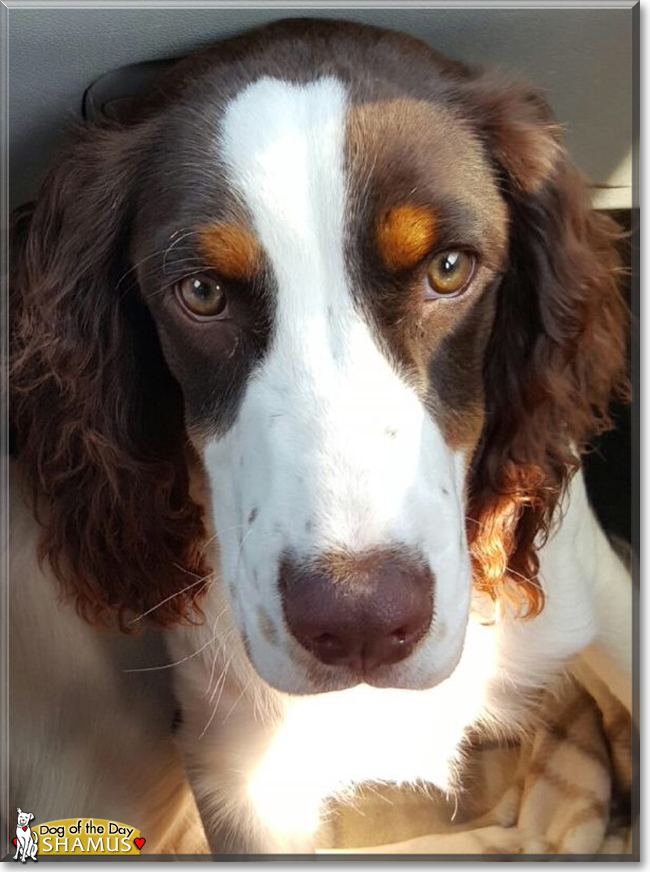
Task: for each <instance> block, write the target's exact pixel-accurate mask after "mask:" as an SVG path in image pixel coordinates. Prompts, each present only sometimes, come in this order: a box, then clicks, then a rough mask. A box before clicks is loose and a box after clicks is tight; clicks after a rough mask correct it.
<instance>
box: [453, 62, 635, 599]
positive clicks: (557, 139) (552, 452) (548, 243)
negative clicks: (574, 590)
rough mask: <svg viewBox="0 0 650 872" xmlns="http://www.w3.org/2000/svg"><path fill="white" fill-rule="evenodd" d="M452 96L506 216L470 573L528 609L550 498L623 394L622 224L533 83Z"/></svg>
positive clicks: (480, 81) (481, 87)
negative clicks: (481, 151)
mask: <svg viewBox="0 0 650 872" xmlns="http://www.w3.org/2000/svg"><path fill="white" fill-rule="evenodd" d="M463 101H464V103H465V107H466V109H467V110H468V117H470V118H471V119H472V122H473V123H474V124H475V126H476V132H477V134H478V136H479V137H480V138H481V139H482V141H483V143H484V145H485V149H486V152H487V154H488V156H489V158H490V160H491V162H492V164H493V166H494V168H495V171H496V173H497V174H498V177H499V183H500V188H501V190H502V191H503V192H504V196H505V198H506V199H507V202H508V207H509V219H510V254H509V264H508V267H507V270H506V274H505V275H504V278H503V280H502V282H501V286H500V288H499V291H498V302H497V310H496V316H495V324H494V329H493V331H492V335H491V339H490V343H489V346H488V349H487V359H486V366H485V393H486V404H487V419H486V427H485V430H484V436H483V440H482V444H481V446H480V447H479V450H478V452H477V454H476V456H475V458H474V462H473V470H472V477H471V492H470V499H471V505H470V510H469V512H468V514H469V515H470V516H471V517H473V518H475V519H476V520H478V521H479V524H478V525H477V526H476V527H473V528H472V529H470V531H469V533H470V537H471V539H472V540H473V544H472V551H473V555H474V561H475V567H476V576H477V580H478V583H479V585H480V586H482V587H483V588H484V589H487V590H489V591H490V592H492V593H494V592H495V591H496V589H497V585H498V584H499V583H500V582H502V581H503V580H504V579H505V578H507V577H509V578H510V579H512V580H514V581H516V582H517V585H516V586H515V589H516V590H517V591H518V592H519V593H523V594H524V599H525V601H526V605H527V609H528V612H529V613H531V614H535V613H536V612H538V611H539V610H540V609H541V607H542V606H543V598H542V595H541V593H540V588H539V585H538V584H537V581H536V576H537V571H538V559H537V554H536V551H537V548H539V546H540V545H541V544H542V543H543V541H544V539H545V537H546V536H547V535H548V532H549V530H550V526H551V522H552V516H553V510H554V508H555V506H556V504H557V501H558V499H559V497H560V495H561V494H562V491H563V489H564V488H565V486H566V484H567V483H568V481H569V478H570V476H571V475H572V474H573V472H574V471H575V470H576V469H577V468H578V466H579V457H580V454H581V453H582V452H583V451H584V450H585V449H586V447H587V446H588V443H589V440H590V439H591V438H592V437H593V436H595V435H596V434H598V433H600V432H602V431H603V430H605V429H607V428H608V427H610V426H611V421H610V417H609V414H608V408H609V403H610V399H611V398H612V397H613V396H618V397H619V398H626V397H627V376H626V338H627V337H626V334H627V323H628V313H627V307H626V305H625V303H624V300H623V298H622V295H621V292H620V289H619V287H618V273H619V272H620V268H619V267H620V264H619V256H618V253H617V243H618V242H619V240H620V238H621V236H622V234H621V232H620V230H619V228H618V226H617V225H616V224H615V223H614V222H613V221H612V220H611V219H610V218H609V217H608V216H607V215H605V214H602V213H599V212H597V211H594V210H593V209H592V208H591V203H590V197H589V190H588V187H587V185H586V184H585V181H584V179H583V178H582V176H581V175H580V173H579V172H578V171H577V170H576V169H575V167H574V166H573V165H572V163H571V161H570V159H569V157H568V155H567V152H566V150H565V148H564V146H563V143H562V140H561V136H560V130H559V127H558V125H557V124H555V122H554V121H553V118H552V115H551V112H550V109H549V107H548V106H547V104H546V102H545V100H544V99H543V97H542V96H541V95H540V94H539V93H538V92H536V91H535V90H533V89H531V88H527V87H521V86H516V87H510V86H503V85H499V84H498V83H496V82H495V79H494V77H493V76H488V75H485V76H479V77H477V78H470V79H469V80H468V81H467V86H466V90H465V92H464V96H463ZM501 589H502V590H504V589H512V586H511V585H507V586H506V587H505V588H504V587H503V586H502V587H501Z"/></svg>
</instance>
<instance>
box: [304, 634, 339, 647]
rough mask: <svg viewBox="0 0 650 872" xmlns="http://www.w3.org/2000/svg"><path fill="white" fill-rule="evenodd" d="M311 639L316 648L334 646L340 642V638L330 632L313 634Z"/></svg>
mask: <svg viewBox="0 0 650 872" xmlns="http://www.w3.org/2000/svg"><path fill="white" fill-rule="evenodd" d="M311 641H312V643H313V644H314V645H316V646H317V647H318V648H335V647H337V646H339V645H340V644H341V640H340V639H337V638H336V636H334V635H333V634H332V633H321V634H320V635H319V636H314V637H313V639H312V640H311Z"/></svg>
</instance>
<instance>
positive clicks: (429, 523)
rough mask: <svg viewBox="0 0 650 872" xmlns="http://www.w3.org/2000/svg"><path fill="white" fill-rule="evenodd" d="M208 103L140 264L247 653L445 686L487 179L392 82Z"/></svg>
mask: <svg viewBox="0 0 650 872" xmlns="http://www.w3.org/2000/svg"><path fill="white" fill-rule="evenodd" d="M211 84H213V85H214V87H215V89H216V90H217V92H219V93H220V87H219V86H220V83H219V76H218V74H217V75H215V77H214V80H213V83H212V82H211ZM200 113H201V116H202V117H203V123H202V126H201V130H200V131H199V132H198V133H197V132H195V131H188V130H187V128H188V126H190V125H191V124H192V121H191V118H193V117H197V115H198V112H197V113H194V114H192V115H190V114H189V113H187V111H186V107H185V106H181V107H180V108H179V110H178V113H177V115H176V116H175V117H174V118H173V119H172V120H171V121H170V124H171V128H170V131H169V132H168V133H167V134H166V136H165V143H166V145H167V144H168V145H171V148H172V150H173V157H172V158H171V159H169V158H168V159H165V158H164V157H163V158H162V160H161V167H160V170H159V173H158V174H157V175H156V176H155V177H154V179H153V181H152V190H157V189H161V190H162V189H163V188H164V185H165V179H169V178H171V177H172V176H173V173H174V171H175V170H174V167H175V166H176V165H179V166H185V165H187V166H191V167H192V171H191V172H190V171H186V177H185V179H184V183H183V188H182V190H180V191H178V192H177V193H176V198H174V199H172V200H171V203H170V205H169V206H168V207H167V208H165V210H164V213H165V220H164V221H160V218H159V214H158V208H159V207H158V206H157V207H156V215H151V216H148V215H147V216H145V217H144V218H143V220H142V222H141V224H140V233H139V238H138V243H137V247H136V250H135V260H136V262H138V263H141V264H142V267H141V272H140V278H141V286H142V288H143V291H144V294H145V298H146V300H147V302H148V304H149V305H150V307H151V311H152V312H153V314H154V317H155V319H156V323H157V326H158V332H159V335H160V337H161V340H162V344H163V348H164V351H165V355H166V358H167V361H168V363H169V366H170V368H171V370H172V372H173V373H174V375H175V376H176V378H177V379H178V382H179V383H180V385H181V387H182V389H183V393H184V396H185V400H186V420H187V422H188V426H189V432H190V434H191V435H192V438H193V440H194V442H195V445H196V447H197V449H198V451H199V452H200V453H201V455H202V457H203V461H204V465H205V469H206V471H207V474H208V476H209V480H210V484H211V491H212V503H213V511H214V518H215V523H216V530H217V533H218V539H219V543H220V547H221V559H222V573H223V580H224V583H225V584H226V585H227V588H228V591H229V594H230V597H231V599H232V606H233V608H234V611H235V615H236V620H237V623H238V625H239V629H240V631H241V632H242V634H243V636H244V638H245V639H246V640H247V647H248V650H249V654H250V657H251V659H252V661H253V663H254V665H255V667H256V669H257V670H258V672H259V673H260V674H261V675H262V676H263V677H264V678H265V679H266V680H267V681H268V682H269V683H271V684H272V685H274V686H276V687H279V688H281V689H283V690H287V691H293V692H301V691H319V690H323V689H328V688H334V687H344V686H347V685H350V684H353V683H358V682H359V681H362V680H363V681H366V682H369V683H372V684H377V685H380V686H391V687H426V686H430V685H432V684H434V683H436V682H438V681H440V680H441V679H443V678H445V677H446V676H447V675H449V673H450V672H451V670H452V669H453V668H454V666H455V664H456V662H457V660H458V658H459V656H460V652H461V649H462V643H463V636H464V628H465V622H466V620H467V615H468V607H469V597H470V590H471V567H470V559H469V554H468V545H467V540H466V534H465V513H466V476H467V471H468V468H469V465H470V462H471V458H472V454H473V452H474V450H475V448H476V445H477V442H478V439H479V437H480V434H481V430H482V426H483V416H484V408H483V385H482V366H483V355H484V351H485V345H486V341H487V337H488V336H489V332H490V328H491V322H492V317H493V312H494V294H495V288H496V283H497V280H498V277H499V273H500V271H501V269H502V268H503V264H504V259H505V255H506V241H507V211H506V206H505V204H504V201H503V199H502V197H501V196H500V194H499V191H498V184H497V179H496V178H495V173H494V170H493V169H492V168H491V167H490V166H489V164H488V162H487V159H486V157H485V155H484V153H483V150H482V147H481V145H480V143H479V142H478V141H477V140H476V138H475V137H474V136H473V135H472V134H471V132H470V131H468V129H467V127H466V125H465V124H464V123H463V121H462V119H456V118H455V117H454V115H453V114H452V112H451V111H450V110H449V109H448V108H446V107H445V106H444V105H443V104H435V103H428V102H426V101H422V100H418V99H411V98H410V97H409V95H408V93H404V94H401V95H400V96H399V97H396V98H392V99H391V98H390V97H386V96H385V87H384V86H382V84H380V85H379V86H377V85H375V86H373V87H372V88H370V89H369V90H368V92H365V91H362V92H359V91H358V90H357V91H356V92H354V91H353V89H352V88H351V86H350V85H349V84H346V83H345V82H344V81H342V80H340V79H338V78H336V77H335V76H327V77H318V78H315V79H314V80H310V79H308V80H307V81H305V82H304V83H295V82H291V81H288V80H287V79H286V78H280V77H271V76H267V75H265V76H261V77H260V78H254V79H253V80H252V81H251V82H250V83H249V84H244V85H243V86H242V87H241V88H240V89H239V90H238V91H237V93H236V94H234V95H233V96H232V97H231V98H229V99H227V100H226V101H225V102H224V104H223V105H221V106H219V107H218V108H216V107H215V106H214V104H213V103H211V102H210V101H209V100H205V101H204V102H201V103H200ZM183 129H185V132H186V134H187V135H186V140H185V141H184V140H183V136H182V135H181V132H182V130H183ZM197 152H198V153H200V154H202V155H204V156H205V158H204V160H205V161H207V162H208V163H207V164H205V163H204V162H203V161H201V160H196V158H195V159H194V161H193V160H192V155H193V154H197Z"/></svg>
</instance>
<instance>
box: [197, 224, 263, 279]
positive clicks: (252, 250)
mask: <svg viewBox="0 0 650 872" xmlns="http://www.w3.org/2000/svg"><path fill="white" fill-rule="evenodd" d="M199 239H200V242H201V247H202V248H203V254H204V255H205V257H206V258H207V259H208V262H209V263H210V266H211V267H212V268H213V269H214V270H215V271H216V272H218V273H219V274H220V275H222V276H224V278H227V279H235V280H239V281H247V280H250V279H253V278H255V276H256V275H257V274H258V273H259V272H260V270H261V268H262V247H261V246H260V244H259V242H258V241H257V239H256V238H255V236H253V234H252V233H251V232H250V230H248V229H247V228H246V227H243V226H242V225H239V224H211V225H209V226H208V227H204V228H203V230H201V231H200V233H199Z"/></svg>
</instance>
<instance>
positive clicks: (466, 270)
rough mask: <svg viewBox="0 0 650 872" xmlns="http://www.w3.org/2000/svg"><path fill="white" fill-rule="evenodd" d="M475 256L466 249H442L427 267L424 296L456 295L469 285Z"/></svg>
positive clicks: (430, 297) (428, 297)
mask: <svg viewBox="0 0 650 872" xmlns="http://www.w3.org/2000/svg"><path fill="white" fill-rule="evenodd" d="M475 266H476V258H475V257H474V255H472V254H469V252H466V251H443V252H442V253H441V254H437V255H436V256H435V257H434V258H433V259H432V260H431V261H430V263H429V266H428V267H427V282H428V285H429V287H428V289H427V291H428V292H427V295H426V298H427V299H428V300H434V299H437V298H438V297H452V296H458V295H459V294H461V293H462V292H463V291H465V290H466V289H467V288H468V287H469V283H470V281H471V280H472V276H473V275H474V268H475Z"/></svg>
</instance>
